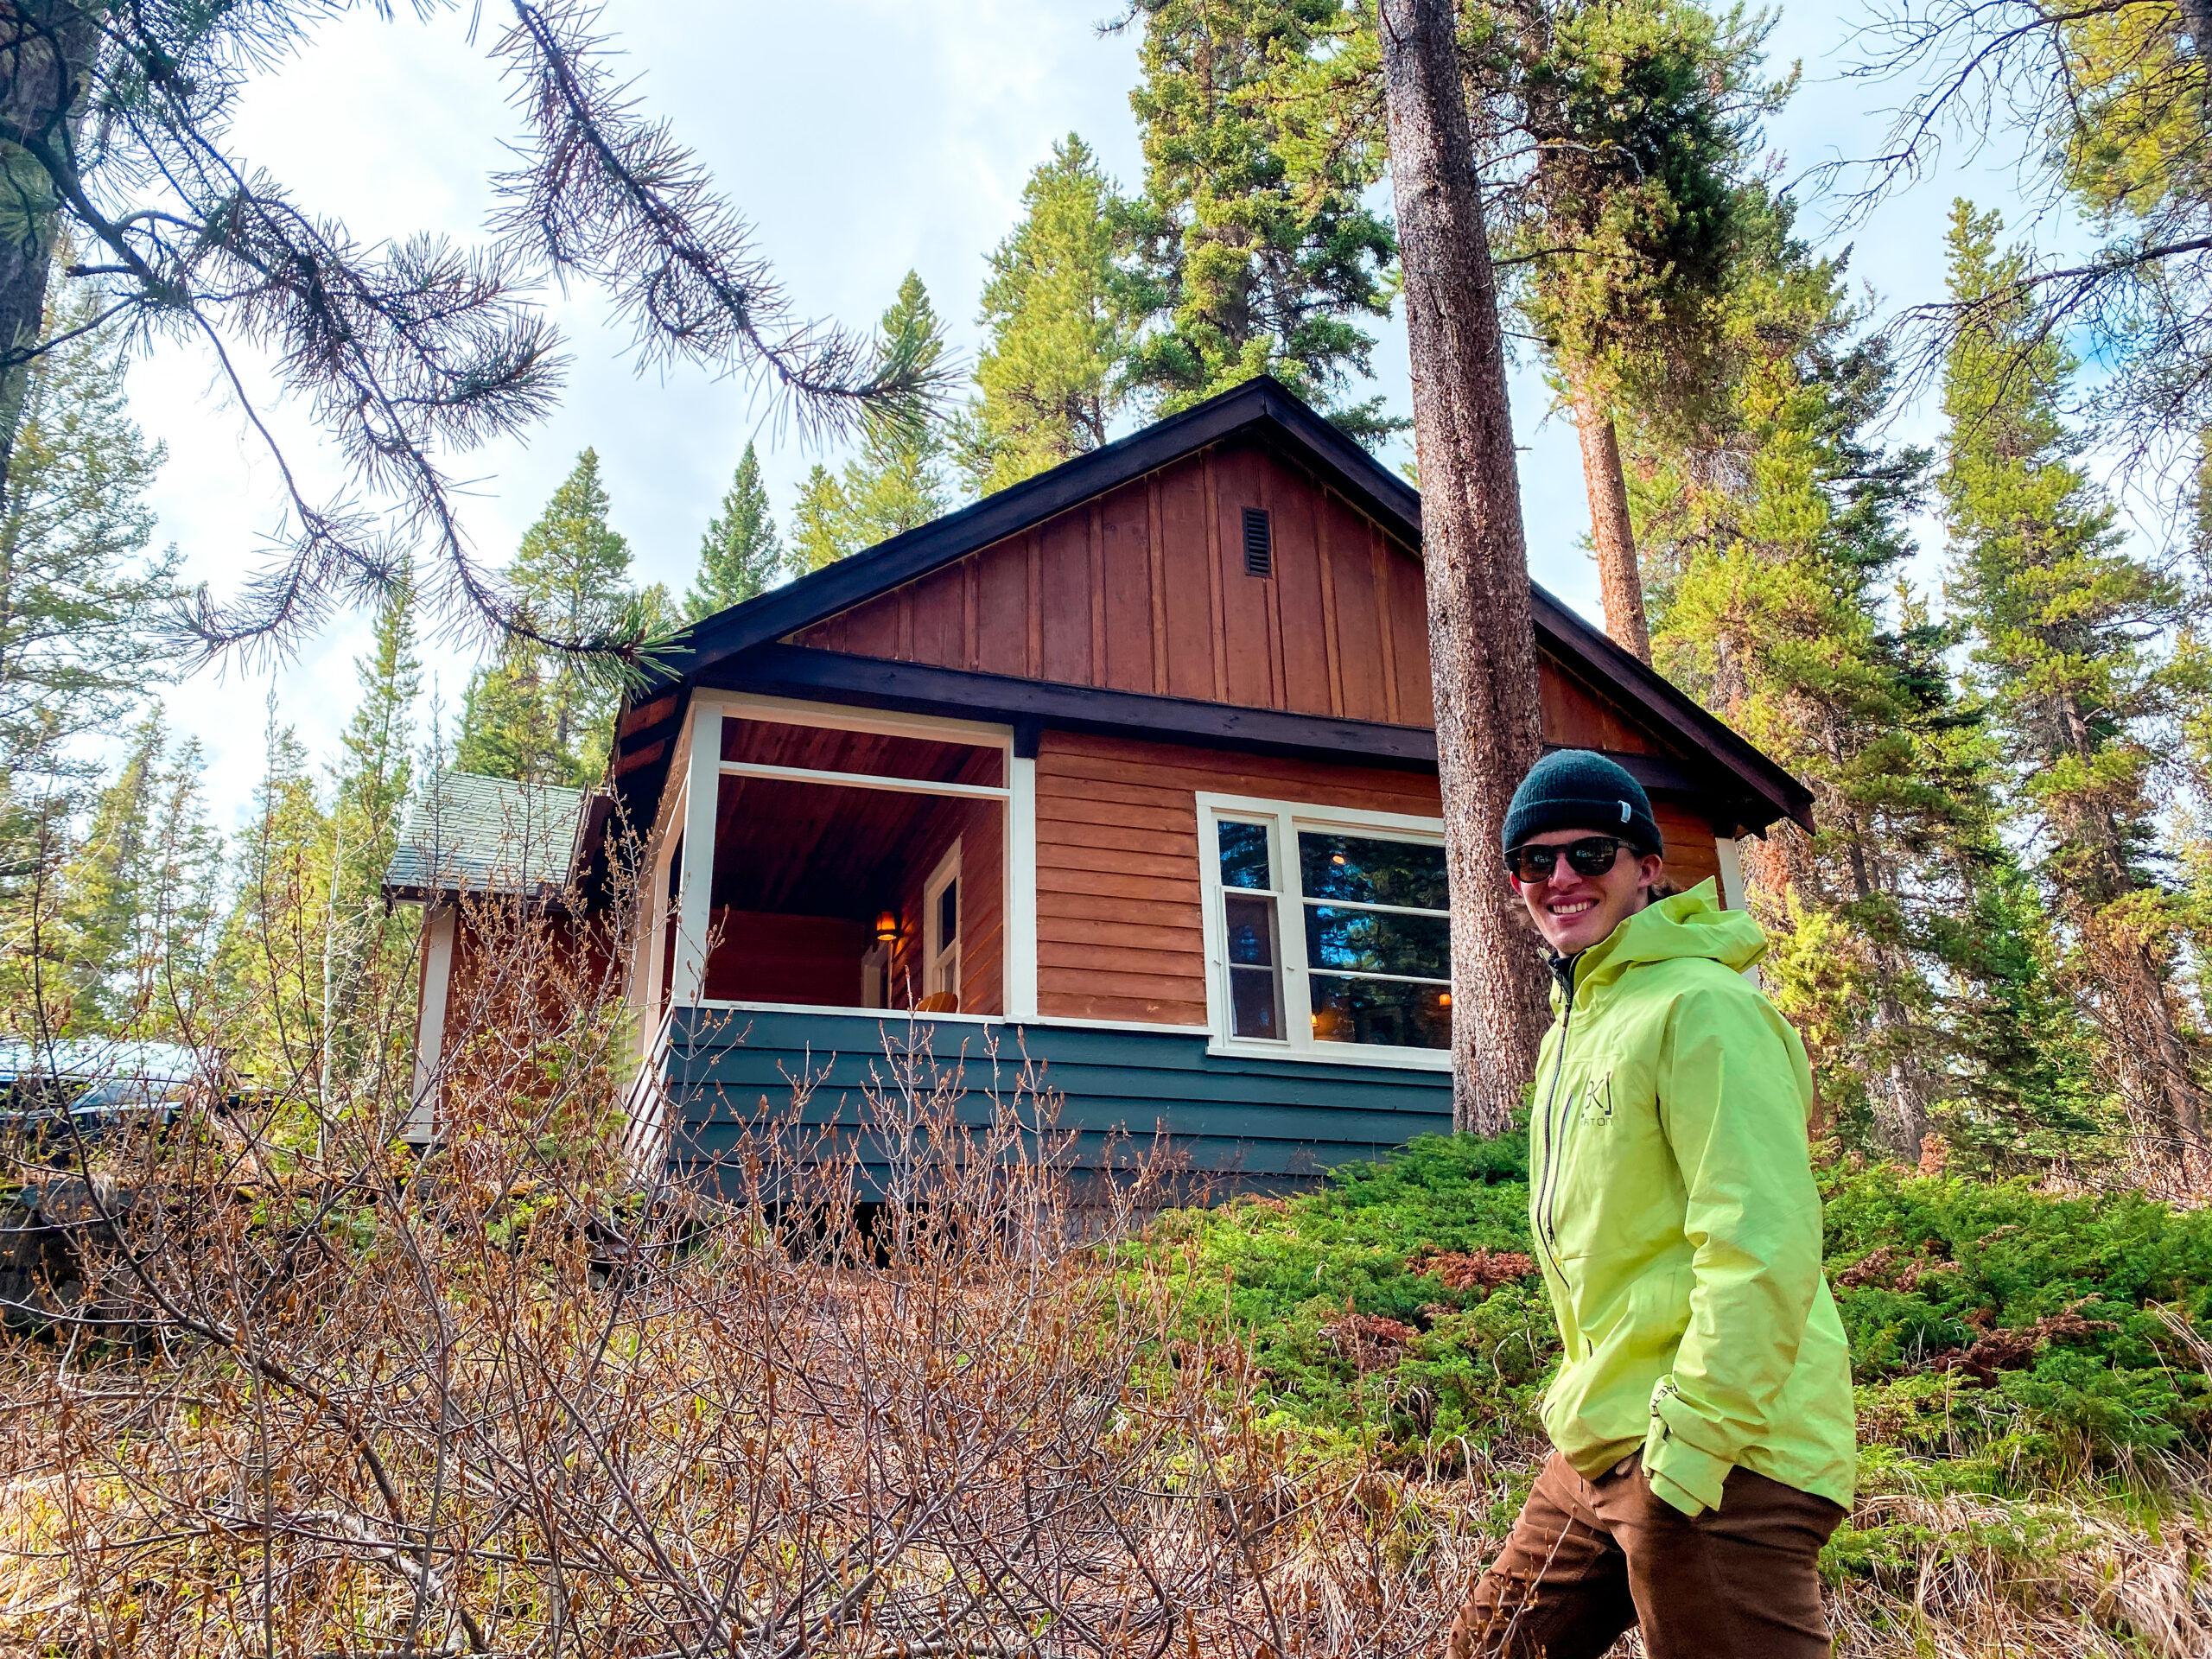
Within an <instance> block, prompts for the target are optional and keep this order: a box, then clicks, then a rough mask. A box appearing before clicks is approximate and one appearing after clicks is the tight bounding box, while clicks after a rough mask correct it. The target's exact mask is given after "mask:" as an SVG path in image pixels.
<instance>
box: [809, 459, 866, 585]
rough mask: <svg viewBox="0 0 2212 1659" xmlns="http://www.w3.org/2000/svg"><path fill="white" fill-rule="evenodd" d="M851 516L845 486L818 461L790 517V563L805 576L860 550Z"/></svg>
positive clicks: (850, 505)
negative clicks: (808, 572) (796, 507)
mask: <svg viewBox="0 0 2212 1659" xmlns="http://www.w3.org/2000/svg"><path fill="white" fill-rule="evenodd" d="M852 515H853V510H852V504H851V503H850V502H849V501H848V500H847V499H845V491H844V486H842V485H841V484H839V483H838V482H837V480H836V476H835V475H834V474H832V473H831V472H830V471H829V468H828V467H824V466H823V465H822V463H821V462H819V461H817V462H816V463H815V464H814V467H813V469H812V470H811V471H810V472H809V473H808V474H807V475H806V482H805V484H804V486H801V488H800V490H799V493H798V511H797V512H794V513H792V514H791V562H792V563H793V564H795V565H797V566H798V569H799V571H800V573H801V574H802V575H803V574H804V573H805V572H807V571H810V570H820V569H826V568H827V567H828V566H829V565H833V564H835V563H837V561H838V560H840V559H842V558H844V557H846V556H849V555H850V554H854V553H857V552H859V551H860V550H861V545H862V543H861V542H860V540H859V539H858V537H857V535H856V534H855V531H854V530H853V528H852Z"/></svg>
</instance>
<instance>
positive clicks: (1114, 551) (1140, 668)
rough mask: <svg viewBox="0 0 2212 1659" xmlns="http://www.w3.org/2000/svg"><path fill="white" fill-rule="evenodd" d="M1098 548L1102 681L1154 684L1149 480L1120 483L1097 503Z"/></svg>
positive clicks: (1132, 686)
mask: <svg viewBox="0 0 2212 1659" xmlns="http://www.w3.org/2000/svg"><path fill="white" fill-rule="evenodd" d="M1098 505H1099V548H1100V556H1101V558H1102V560H1103V563H1104V567H1105V584H1106V603H1105V611H1104V622H1105V631H1106V648H1105V652H1104V654H1103V658H1102V660H1103V662H1104V663H1105V664H1106V669H1105V676H1104V679H1103V683H1104V684H1105V685H1107V686H1109V687H1110V688H1111V689H1112V690H1116V691H1139V692H1146V693H1149V692H1150V691H1151V690H1152V687H1153V679H1152V647H1153V641H1154V637H1155V636H1154V631H1153V616H1152V536H1151V518H1152V486H1150V485H1149V484H1147V483H1145V482H1141V481H1140V482H1138V483H1135V484H1128V485H1124V486H1122V488H1120V489H1118V490H1116V491H1115V492H1114V493H1113V494H1111V495H1109V496H1108V497H1106V498H1105V499H1103V501H1101V502H1100V503H1099V504H1098Z"/></svg>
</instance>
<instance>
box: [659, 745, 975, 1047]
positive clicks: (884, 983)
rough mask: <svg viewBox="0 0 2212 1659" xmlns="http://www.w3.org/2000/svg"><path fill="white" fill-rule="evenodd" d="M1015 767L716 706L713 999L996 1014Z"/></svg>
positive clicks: (964, 748)
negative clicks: (1010, 774) (1010, 770)
mask: <svg viewBox="0 0 2212 1659" xmlns="http://www.w3.org/2000/svg"><path fill="white" fill-rule="evenodd" d="M1006 815H1007V751H1006V749H1005V748H1004V747H1002V746H993V745H991V744H990V743H988V741H984V742H976V741H961V740H960V739H958V738H953V737H948V738H944V739H938V738H934V737H918V736H911V735H897V734H888V733H884V732H876V731H857V730H846V729H840V728H830V727H823V726H816V725H800V724H795V723H790V722H787V721H771V720H760V719H752V718H747V717H745V716H743V715H738V714H735V713H728V714H725V715H724V717H723V719H722V721H721V775H720V781H719V785H718V787H717V793H716V801H715V848H714V874H713V881H712V893H713V898H712V908H711V912H710V915H709V923H708V925H709V934H710V938H711V944H710V948H709V952H708V956H707V963H706V974H705V984H704V986H703V992H704V995H705V997H706V999H707V1001H709V1002H766V1003H778V1004H785V1005H791V1004H797V1005H802V1006H807V1007H833V1008H869V1007H880V1008H897V1009H903V1008H918V1009H920V1010H921V1011H923V1012H925V1013H940V1014H1004V1013H1005V1011H1006V999H1005V965H1004V959H1005V945H1004V915H1005V909H1006V853H1005V848H1006ZM679 856H680V854H679ZM671 908H672V906H671ZM672 946H673V936H672V934H671V944H670V948H671V951H672ZM671 961H672V956H671ZM669 982H670V975H669V972H668V970H667V969H664V972H663V976H662V983H663V984H664V986H665V985H667V984H668V983H669Z"/></svg>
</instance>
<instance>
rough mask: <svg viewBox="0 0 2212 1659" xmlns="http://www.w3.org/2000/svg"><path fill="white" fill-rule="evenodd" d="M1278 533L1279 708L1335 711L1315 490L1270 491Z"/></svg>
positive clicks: (1302, 711)
mask: <svg viewBox="0 0 2212 1659" xmlns="http://www.w3.org/2000/svg"><path fill="white" fill-rule="evenodd" d="M1272 494H1273V500H1274V505H1273V506H1272V507H1271V509H1270V511H1271V512H1273V514H1274V535H1275V574H1274V582H1273V584H1272V585H1273V587H1274V607H1273V608H1274V647H1275V660H1276V663H1277V665H1278V672H1279V673H1280V675H1281V684H1280V686H1279V688H1278V690H1277V693H1276V703H1277V706H1279V707H1281V708H1284V709H1293V710H1295V711H1296V712H1297V713H1299V714H1301V715H1326V714H1332V713H1333V712H1334V711H1335V704H1334V698H1333V696H1332V693H1331V690H1330V680H1331V674H1330V664H1329V655H1330V649H1329V632H1330V624H1329V620H1328V617H1327V613H1326V611H1325V606H1324V603H1323V599H1322V581H1323V577H1322V574H1321V572H1322V566H1321V554H1320V550H1319V547H1318V546H1317V545H1316V537H1315V535H1314V531H1315V528H1316V524H1317V508H1318V505H1319V504H1318V502H1317V500H1316V492H1314V491H1313V490H1312V489H1310V488H1309V489H1304V490H1289V491H1285V490H1277V491H1274V492H1273V493H1272Z"/></svg>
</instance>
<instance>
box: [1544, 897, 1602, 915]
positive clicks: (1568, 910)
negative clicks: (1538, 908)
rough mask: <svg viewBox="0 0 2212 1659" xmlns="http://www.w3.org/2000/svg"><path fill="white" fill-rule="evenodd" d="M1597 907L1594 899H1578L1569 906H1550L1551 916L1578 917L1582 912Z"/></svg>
mask: <svg viewBox="0 0 2212 1659" xmlns="http://www.w3.org/2000/svg"><path fill="white" fill-rule="evenodd" d="M1597 907H1598V901H1597V900H1596V899H1576V900H1575V901H1574V902H1573V904H1571V905H1554V906H1552V914H1553V915H1554V916H1580V914H1581V913H1582V912H1584V911H1586V910H1595V909H1596V908H1597Z"/></svg>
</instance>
